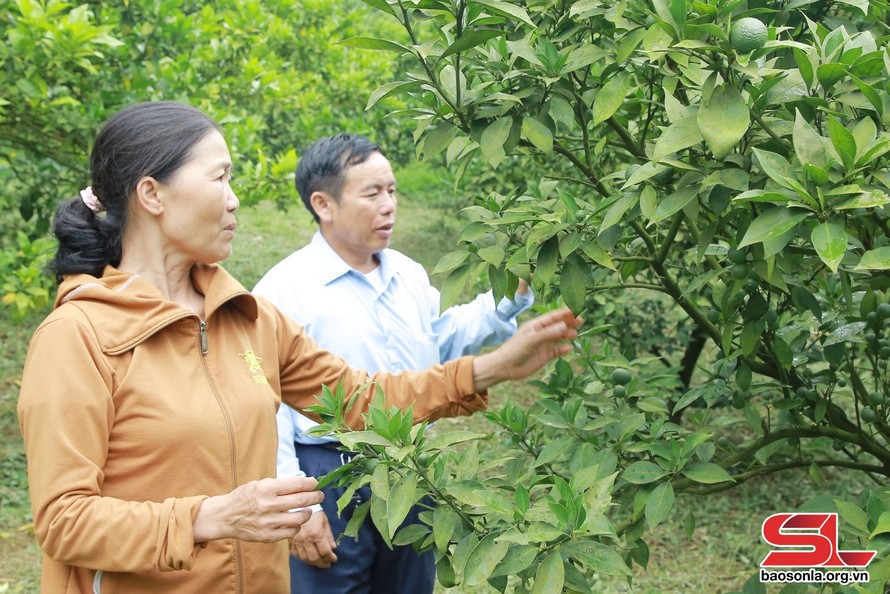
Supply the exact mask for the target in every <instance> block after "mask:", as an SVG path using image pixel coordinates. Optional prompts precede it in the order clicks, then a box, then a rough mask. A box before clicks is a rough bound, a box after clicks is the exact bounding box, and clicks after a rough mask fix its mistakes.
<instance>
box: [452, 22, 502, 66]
mask: <svg viewBox="0 0 890 594" xmlns="http://www.w3.org/2000/svg"><path fill="white" fill-rule="evenodd" d="M504 34H505V32H504V31H501V30H500V29H475V30H473V31H470V32H469V33H466V34H464V35H463V36H462V37H460V38H458V40H457V41H455V42H454V43H452V44H451V45H450V46H448V49H446V50H445V51H444V52H442V55H441V56H439V60H443V59H445V58H447V57H448V56H451V55H453V54H457V53H459V52H463V51H466V50H468V49H470V48H473V47H476V46H477V45H481V44H483V43H485V42H486V41H488V40H489V39H493V38H495V37H500V36H502V35H504Z"/></svg>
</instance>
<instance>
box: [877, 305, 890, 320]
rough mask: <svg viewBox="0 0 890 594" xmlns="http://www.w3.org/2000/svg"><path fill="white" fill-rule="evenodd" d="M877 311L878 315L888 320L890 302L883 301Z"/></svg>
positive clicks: (889, 316)
mask: <svg viewBox="0 0 890 594" xmlns="http://www.w3.org/2000/svg"><path fill="white" fill-rule="evenodd" d="M875 311H877V312H878V317H879V318H881V319H882V320H886V319H887V318H890V303H882V304H880V305H879V306H878V309H876V310H875Z"/></svg>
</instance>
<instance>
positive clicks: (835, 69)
mask: <svg viewBox="0 0 890 594" xmlns="http://www.w3.org/2000/svg"><path fill="white" fill-rule="evenodd" d="M846 74H847V69H846V68H845V67H844V65H843V64H838V63H836V62H830V63H828V64H820V65H819V67H818V68H816V78H818V79H819V84H821V85H822V86H823V87H825V88H826V89H830V88H831V87H833V86H834V84H835V83H836V82H837V81H839V80H840V79H842V78H844V76H846Z"/></svg>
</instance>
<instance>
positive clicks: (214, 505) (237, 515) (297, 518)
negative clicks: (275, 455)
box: [193, 476, 324, 543]
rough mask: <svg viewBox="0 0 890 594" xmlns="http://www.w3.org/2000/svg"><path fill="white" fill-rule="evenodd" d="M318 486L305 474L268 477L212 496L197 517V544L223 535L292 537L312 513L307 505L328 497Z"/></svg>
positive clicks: (265, 539)
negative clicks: (223, 493) (317, 489)
mask: <svg viewBox="0 0 890 594" xmlns="http://www.w3.org/2000/svg"><path fill="white" fill-rule="evenodd" d="M317 485H318V481H316V480H315V479H314V478H311V477H305V476H289V477H281V478H274V479H273V478H267V479H262V480H259V481H252V482H249V483H247V484H244V485H241V486H240V487H238V488H237V489H235V490H234V491H232V492H231V493H228V494H226V495H219V496H216V497H209V498H207V499H206V500H204V503H203V504H201V509H200V510H199V511H198V516H197V517H196V518H195V524H194V527H193V532H194V538H195V543H202V542H208V541H211V540H219V539H223V538H237V539H239V540H246V541H252V542H276V541H279V540H284V539H288V540H289V539H291V538H293V537H294V535H295V534H296V533H297V532H299V531H300V527H301V526H302V525H303V524H305V523H306V521H308V520H309V518H310V517H311V516H312V512H311V511H310V510H307V509H304V508H306V507H309V506H310V505H315V504H316V503H321V501H322V499H324V494H323V493H322V492H321V491H316V490H315V488H316V486H317ZM289 510H296V511H289Z"/></svg>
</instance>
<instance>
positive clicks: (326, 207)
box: [309, 191, 334, 223]
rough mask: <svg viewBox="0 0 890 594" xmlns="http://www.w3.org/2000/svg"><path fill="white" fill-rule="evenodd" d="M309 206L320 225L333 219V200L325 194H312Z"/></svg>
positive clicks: (319, 192)
mask: <svg viewBox="0 0 890 594" xmlns="http://www.w3.org/2000/svg"><path fill="white" fill-rule="evenodd" d="M309 204H311V205H312V209H313V210H314V211H315V214H316V215H317V216H318V220H319V222H320V223H330V222H331V220H332V218H333V208H334V198H333V196H331V195H330V194H328V193H327V192H321V191H318V192H312V195H311V196H309Z"/></svg>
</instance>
